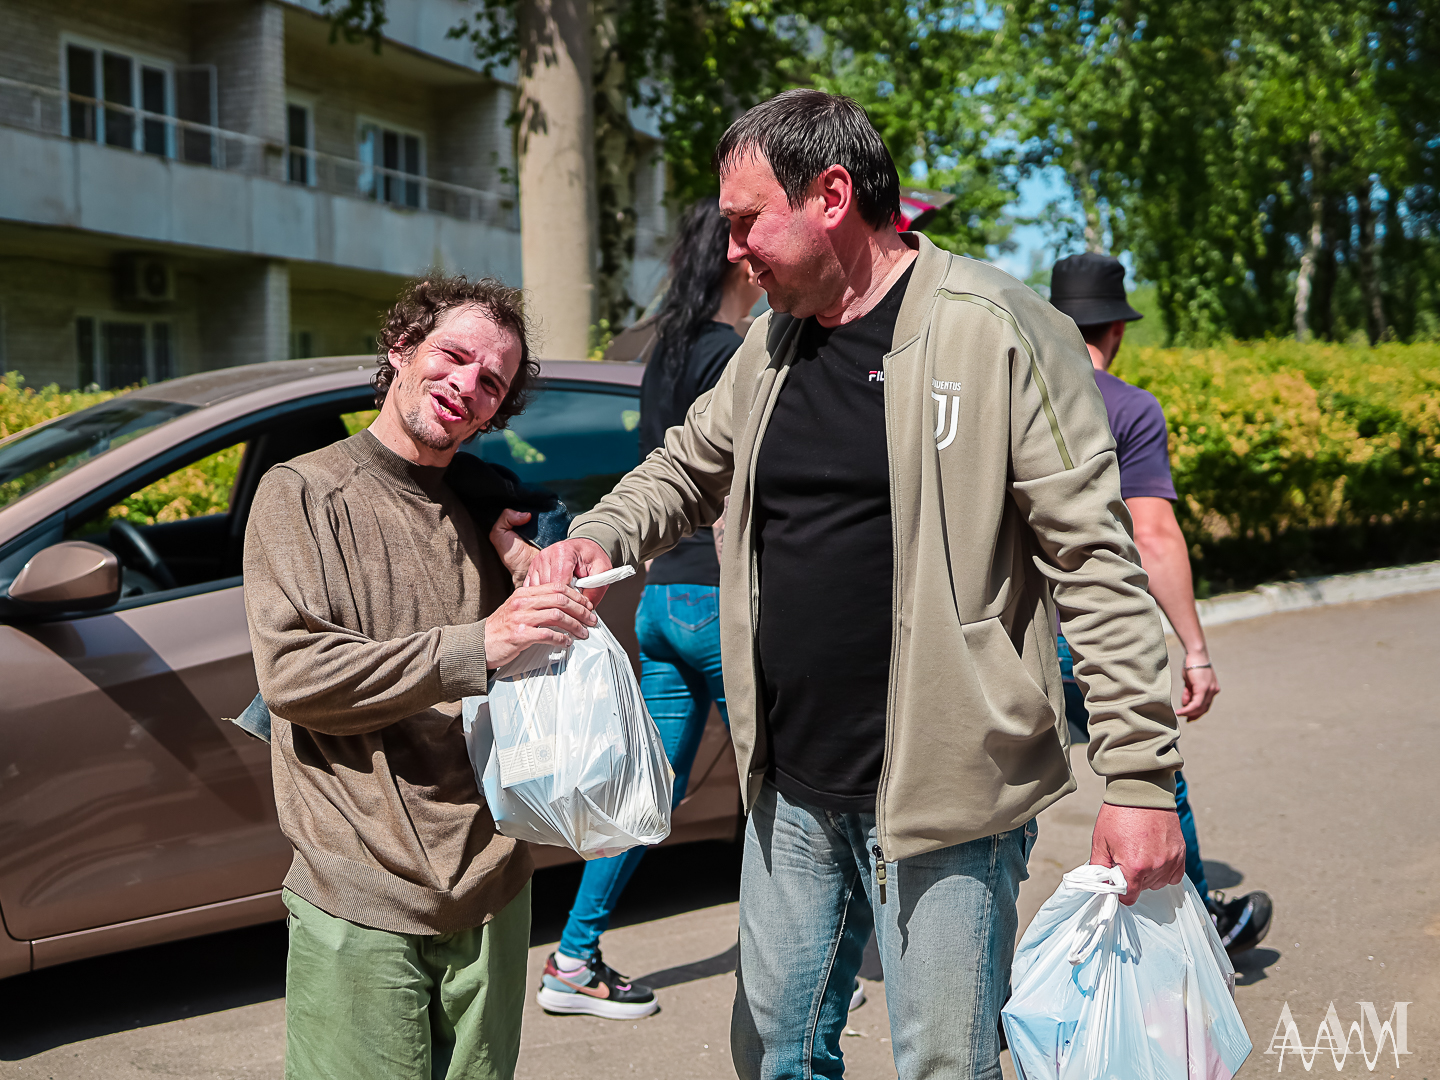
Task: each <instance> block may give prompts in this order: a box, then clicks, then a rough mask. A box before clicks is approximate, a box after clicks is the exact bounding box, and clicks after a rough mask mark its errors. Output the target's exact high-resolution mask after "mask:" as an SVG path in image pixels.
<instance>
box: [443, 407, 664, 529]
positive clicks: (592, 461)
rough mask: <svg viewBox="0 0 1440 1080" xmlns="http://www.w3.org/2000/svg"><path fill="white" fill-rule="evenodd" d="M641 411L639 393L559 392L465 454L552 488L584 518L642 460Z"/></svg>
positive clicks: (514, 419)
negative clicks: (587, 511) (501, 466)
mask: <svg viewBox="0 0 1440 1080" xmlns="http://www.w3.org/2000/svg"><path fill="white" fill-rule="evenodd" d="M639 426H640V404H639V399H638V398H637V396H636V394H635V392H634V391H627V390H624V389H622V388H619V387H617V388H616V390H615V391H610V390H581V389H576V388H573V387H568V386H565V385H563V384H562V385H558V386H557V385H551V386H549V387H547V388H546V389H544V390H542V391H541V392H540V393H539V394H537V395H536V396H535V398H534V400H533V401H531V403H530V404H529V405H528V406H527V407H526V409H525V411H524V412H523V413H521V414H520V415H519V416H517V417H514V418H513V419H512V420H511V421H510V426H509V427H508V428H506V429H505V430H504V431H497V432H494V433H492V434H489V435H482V436H481V437H480V438H479V439H477V440H475V442H473V443H471V444H469V445H468V446H467V447H465V449H466V450H467V451H468V452H469V453H472V454H477V455H478V456H479V457H481V458H482V459H483V460H485V461H490V462H494V463H495V464H496V465H503V466H505V467H506V468H507V469H511V470H513V471H514V472H515V473H516V474H517V475H518V476H519V477H520V479H521V481H523V482H524V483H527V484H537V485H539V486H541V487H546V488H549V489H550V490H551V491H554V492H555V493H556V494H557V495H559V496H560V497H561V498H562V499H564V500H565V505H566V506H567V507H569V509H570V511H571V513H575V514H582V513H584V512H585V511H586V510H589V509H590V508H591V507H592V506H594V505H595V504H596V503H597V502H599V501H600V499H601V498H602V497H603V496H605V495H606V494H608V493H609V491H610V489H611V488H613V487H614V486H615V482H616V481H617V480H619V479H620V477H622V476H624V475H625V474H626V473H627V472H629V471H630V470H631V469H633V468H634V467H635V466H636V465H637V464H638V463H639V460H640V438H639V433H638V431H637V430H636V429H637V428H638V427H639Z"/></svg>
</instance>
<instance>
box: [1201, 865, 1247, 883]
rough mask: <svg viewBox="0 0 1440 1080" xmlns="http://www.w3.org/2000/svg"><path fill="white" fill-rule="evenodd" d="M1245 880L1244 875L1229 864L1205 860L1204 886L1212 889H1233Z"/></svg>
mask: <svg viewBox="0 0 1440 1080" xmlns="http://www.w3.org/2000/svg"><path fill="white" fill-rule="evenodd" d="M1244 880H1245V875H1244V874H1242V873H1241V872H1240V871H1239V870H1236V869H1235V868H1234V867H1233V866H1231V865H1230V864H1229V863H1225V862H1217V861H1215V860H1214V859H1206V860H1205V884H1207V885H1209V886H1210V888H1212V889H1233V888H1235V886H1236V885H1239V884H1240V883H1241V882H1242V881H1244Z"/></svg>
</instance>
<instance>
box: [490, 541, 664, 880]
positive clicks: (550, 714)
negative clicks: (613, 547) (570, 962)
mask: <svg viewBox="0 0 1440 1080" xmlns="http://www.w3.org/2000/svg"><path fill="white" fill-rule="evenodd" d="M625 571H628V573H626V572H625ZM633 573H634V570H633V569H631V568H630V567H620V568H617V570H616V571H611V572H609V573H607V574H605V575H597V576H596V577H597V578H600V579H601V580H596V579H590V578H587V579H583V580H581V581H578V582H576V585H577V586H579V587H581V588H590V587H593V586H598V585H608V584H611V583H612V582H613V581H616V580H619V579H620V578H621V577H628V576H629V575H630V574H633ZM463 715H464V729H465V739H466V744H467V747H468V749H469V751H470V761H471V763H472V764H473V765H474V767H475V776H476V780H477V781H478V782H479V785H480V789H481V790H482V791H483V792H484V793H485V801H486V802H487V803H489V805H490V813H491V815H492V816H493V817H494V818H495V827H496V828H497V829H499V831H500V832H501V833H503V834H504V835H506V836H513V837H514V838H516V839H517V840H528V841H530V842H531V843H534V844H553V845H556V846H559V847H570V848H573V849H574V850H575V851H576V852H577V853H579V854H580V855H581V856H582V857H584V858H586V859H601V858H606V857H608V856H611V855H618V854H620V853H621V852H622V851H626V850H628V849H630V848H632V847H636V846H638V845H642V844H643V845H652V844H658V843H659V842H660V841H661V840H663V839H665V837H666V836H668V835H669V834H670V797H671V792H672V789H673V788H674V784H675V773H674V771H673V770H672V769H671V768H670V762H669V760H668V759H667V758H666V756H665V744H664V743H663V742H662V741H661V739H660V732H659V730H657V729H656V727H655V721H654V720H652V719H650V713H649V712H648V711H647V710H646V708H645V699H644V698H642V697H641V696H640V687H639V686H638V685H636V683H635V675H634V672H632V671H631V669H630V658H629V657H628V656H626V654H625V650H624V649H623V648H621V647H620V643H619V642H617V641H616V640H615V638H614V636H613V635H612V634H611V633H610V631H609V630H608V629H606V627H605V624H604V623H603V622H601V623H598V624H597V625H595V626H592V627H591V628H590V636H589V637H588V638H584V639H577V640H575V641H573V642H572V643H571V644H570V645H569V646H567V647H565V648H563V649H561V648H556V647H554V646H550V645H537V646H534V647H532V648H530V649H527V650H526V651H525V652H524V653H522V654H521V655H520V656H518V657H516V658H515V659H514V660H512V661H511V662H510V663H508V664H506V665H505V666H504V667H503V668H501V669H500V670H499V671H498V672H497V673H496V675H495V679H494V681H493V682H492V683H491V686H490V694H489V696H488V698H480V697H475V698H466V699H465V702H464V714H463Z"/></svg>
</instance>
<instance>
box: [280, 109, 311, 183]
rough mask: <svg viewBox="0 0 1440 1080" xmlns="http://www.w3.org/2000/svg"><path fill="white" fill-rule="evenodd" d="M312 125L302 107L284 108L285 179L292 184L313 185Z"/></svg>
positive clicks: (307, 110) (306, 111) (308, 114)
mask: <svg viewBox="0 0 1440 1080" xmlns="http://www.w3.org/2000/svg"><path fill="white" fill-rule="evenodd" d="M312 130H313V129H312V125H311V121H310V110H309V109H308V108H307V107H306V106H304V105H297V104H294V103H291V104H289V105H287V106H285V143H286V147H285V178H286V179H287V180H289V181H290V182H291V183H292V184H313V183H314V182H315V166H314V163H313V161H312V160H311V154H310V152H311V150H313V149H314V147H313V146H312V145H311V131H312Z"/></svg>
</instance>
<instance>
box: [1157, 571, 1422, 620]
mask: <svg viewBox="0 0 1440 1080" xmlns="http://www.w3.org/2000/svg"><path fill="white" fill-rule="evenodd" d="M1431 589H1440V562H1428V563H1415V564H1414V565H1413V566H1395V567H1390V568H1388V569H1385V570H1366V571H1364V572H1363V573H1359V574H1335V575H1333V576H1331V577H1318V578H1306V579H1304V580H1302V581H1287V582H1284V583H1282V584H1279V585H1261V586H1260V587H1259V588H1258V589H1253V590H1252V591H1250V592H1243V593H1233V594H1230V595H1227V596H1217V597H1215V598H1214V599H1211V600H1200V601H1197V602H1196V604H1195V607H1196V608H1197V609H1198V611H1199V613H1200V625H1201V626H1207V627H1208V626H1221V625H1223V624H1225V623H1232V622H1240V621H1241V620H1243V619H1255V618H1259V617H1260V616H1262V615H1275V614H1278V613H1280V612H1284V611H1303V610H1304V609H1306V608H1314V607H1325V606H1327V605H1330V604H1352V603H1355V602H1356V601H1358V600H1383V599H1385V598H1386V597H1390V596H1404V595H1406V594H1408V593H1418V592H1428V591H1429V590H1431ZM1162 618H1163V614H1162ZM1165 632H1166V633H1167V634H1169V633H1174V631H1173V630H1172V629H1171V627H1170V623H1169V620H1166V621H1165Z"/></svg>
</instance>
